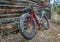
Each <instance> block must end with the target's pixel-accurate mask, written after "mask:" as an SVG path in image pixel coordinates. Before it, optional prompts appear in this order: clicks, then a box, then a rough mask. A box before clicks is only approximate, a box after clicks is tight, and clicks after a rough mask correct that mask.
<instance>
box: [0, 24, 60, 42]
mask: <svg viewBox="0 0 60 42" xmlns="http://www.w3.org/2000/svg"><path fill="white" fill-rule="evenodd" d="M59 33H60V25H58V24H54V23H52V24H51V27H50V28H49V29H48V30H38V31H37V34H36V36H35V37H34V38H33V39H32V40H26V39H24V38H23V37H22V35H21V34H20V33H17V34H9V35H6V36H3V37H2V36H1V37H0V42H60V38H58V34H59Z"/></svg>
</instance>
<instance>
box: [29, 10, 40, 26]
mask: <svg viewBox="0 0 60 42" xmlns="http://www.w3.org/2000/svg"><path fill="white" fill-rule="evenodd" d="M29 14H31V16H32V18H34V19H35V20H36V22H37V24H38V26H40V23H39V22H38V20H37V18H36V15H35V14H36V13H35V12H34V11H30V12H29ZM32 18H31V19H30V22H31V24H32Z"/></svg>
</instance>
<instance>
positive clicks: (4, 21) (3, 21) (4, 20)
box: [0, 17, 19, 24]
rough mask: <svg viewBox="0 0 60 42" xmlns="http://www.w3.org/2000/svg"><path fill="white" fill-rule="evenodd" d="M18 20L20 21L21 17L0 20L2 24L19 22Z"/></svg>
mask: <svg viewBox="0 0 60 42" xmlns="http://www.w3.org/2000/svg"><path fill="white" fill-rule="evenodd" d="M17 20H19V17H13V18H0V24H2V23H7V22H12V21H17Z"/></svg>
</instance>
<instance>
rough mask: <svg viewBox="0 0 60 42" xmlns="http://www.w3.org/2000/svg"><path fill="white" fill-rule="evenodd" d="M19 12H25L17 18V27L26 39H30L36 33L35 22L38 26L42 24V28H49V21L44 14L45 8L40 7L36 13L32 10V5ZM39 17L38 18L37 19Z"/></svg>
mask: <svg viewBox="0 0 60 42" xmlns="http://www.w3.org/2000/svg"><path fill="white" fill-rule="evenodd" d="M21 12H25V14H23V15H21V16H20V18H19V29H20V32H21V34H22V36H23V37H24V38H26V39H29V40H30V39H32V38H33V37H34V36H35V34H36V24H37V25H38V26H40V25H41V26H42V27H43V29H45V30H47V29H48V28H49V21H48V18H47V16H46V13H45V10H44V9H42V11H40V12H39V13H38V14H40V16H38V15H36V14H37V13H36V12H34V10H33V5H32V6H30V7H26V8H25V9H24V10H22V11H21ZM38 17H39V20H38V19H37V18H38Z"/></svg>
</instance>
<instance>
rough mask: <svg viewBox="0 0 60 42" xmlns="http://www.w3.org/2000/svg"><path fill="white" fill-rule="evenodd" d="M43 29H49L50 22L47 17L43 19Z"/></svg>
mask: <svg viewBox="0 0 60 42" xmlns="http://www.w3.org/2000/svg"><path fill="white" fill-rule="evenodd" d="M42 28H43V29H44V28H48V22H47V20H46V18H45V17H42Z"/></svg>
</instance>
